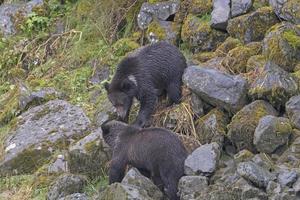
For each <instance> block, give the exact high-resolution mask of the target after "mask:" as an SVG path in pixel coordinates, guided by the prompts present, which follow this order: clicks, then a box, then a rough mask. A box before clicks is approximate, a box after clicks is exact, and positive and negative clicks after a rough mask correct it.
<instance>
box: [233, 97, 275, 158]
mask: <svg viewBox="0 0 300 200" xmlns="http://www.w3.org/2000/svg"><path fill="white" fill-rule="evenodd" d="M266 115H274V116H277V115H278V113H277V111H276V110H275V109H274V108H273V107H272V105H271V104H269V103H268V102H266V101H262V100H257V101H254V102H252V103H251V104H249V105H247V106H245V107H244V108H243V109H242V110H240V111H239V112H238V113H236V114H235V115H234V116H233V118H232V121H231V123H230V124H229V125H228V127H227V128H228V137H229V139H230V140H231V141H232V143H233V144H234V145H235V146H236V148H237V149H238V150H243V149H248V150H249V151H251V152H256V149H255V147H254V145H253V136H254V132H255V128H256V127H257V125H258V123H259V120H260V119H261V118H262V117H263V116H266Z"/></svg>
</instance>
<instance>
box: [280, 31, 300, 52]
mask: <svg viewBox="0 0 300 200" xmlns="http://www.w3.org/2000/svg"><path fill="white" fill-rule="evenodd" d="M283 38H284V39H286V40H287V41H288V43H289V44H290V45H291V46H292V47H293V48H295V49H299V50H300V36H299V35H297V34H296V32H295V31H294V30H287V31H285V32H284V33H283Z"/></svg>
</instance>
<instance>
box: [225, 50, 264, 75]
mask: <svg viewBox="0 0 300 200" xmlns="http://www.w3.org/2000/svg"><path fill="white" fill-rule="evenodd" d="M259 52H260V50H259V49H255V48H249V47H246V46H238V47H236V48H234V49H232V50H230V51H229V52H228V54H227V56H226V57H225V58H224V60H223V61H222V63H221V64H222V65H223V66H224V67H225V68H226V69H228V70H229V71H231V72H232V73H244V72H246V65H247V61H248V59H249V58H250V57H251V56H254V55H257V54H259Z"/></svg>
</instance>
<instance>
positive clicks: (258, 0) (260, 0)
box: [253, 0, 269, 10]
mask: <svg viewBox="0 0 300 200" xmlns="http://www.w3.org/2000/svg"><path fill="white" fill-rule="evenodd" d="M266 6H269V1H268V0H254V2H253V8H254V9H255V10H257V9H259V8H261V7H266Z"/></svg>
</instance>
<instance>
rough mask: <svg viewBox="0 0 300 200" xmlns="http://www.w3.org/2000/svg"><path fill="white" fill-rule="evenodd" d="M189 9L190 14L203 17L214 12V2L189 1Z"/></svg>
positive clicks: (210, 0) (203, 0)
mask: <svg viewBox="0 0 300 200" xmlns="http://www.w3.org/2000/svg"><path fill="white" fill-rule="evenodd" d="M189 1H190V3H189V9H188V12H189V13H190V14H194V15H198V16H203V15H206V14H208V13H211V11H212V7H213V4H212V0H189Z"/></svg>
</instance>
